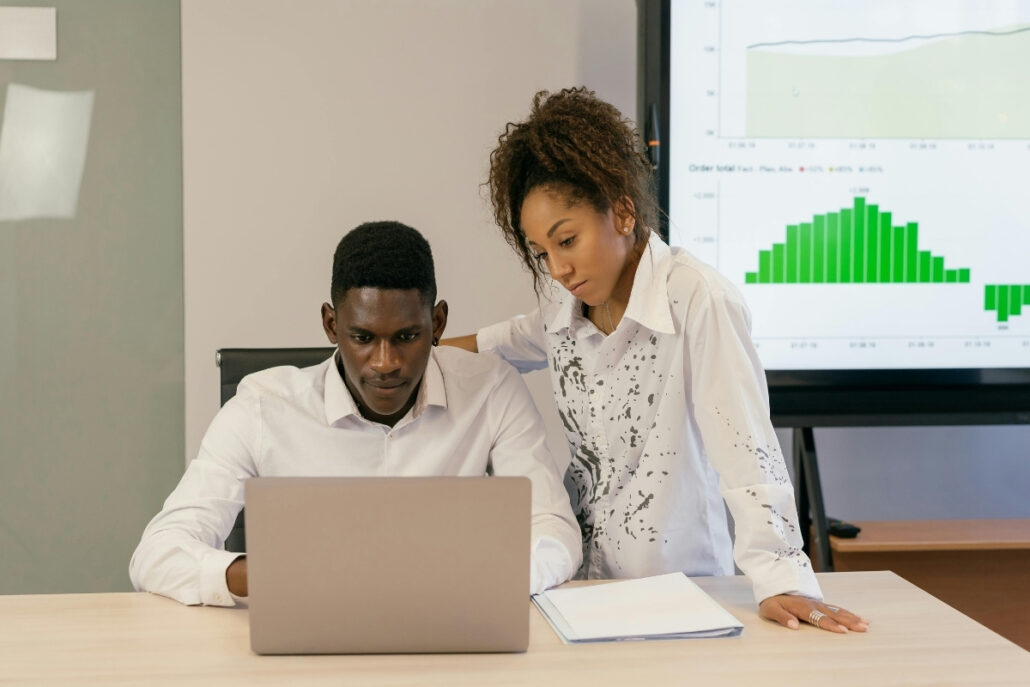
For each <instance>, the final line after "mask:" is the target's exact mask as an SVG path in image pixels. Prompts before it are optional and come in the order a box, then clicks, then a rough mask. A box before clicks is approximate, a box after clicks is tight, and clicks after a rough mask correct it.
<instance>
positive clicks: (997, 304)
mask: <svg viewBox="0 0 1030 687" xmlns="http://www.w3.org/2000/svg"><path fill="white" fill-rule="evenodd" d="M1024 308H1027V309H1030V284H987V285H985V286H984V310H988V311H990V310H993V311H995V313H996V315H997V318H998V322H1008V320H1009V318H1010V317H1012V316H1013V315H1022V314H1023V309H1024Z"/></svg>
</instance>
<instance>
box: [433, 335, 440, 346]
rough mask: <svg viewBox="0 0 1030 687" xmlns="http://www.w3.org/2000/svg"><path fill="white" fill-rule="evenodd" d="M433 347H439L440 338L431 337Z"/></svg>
mask: <svg viewBox="0 0 1030 687" xmlns="http://www.w3.org/2000/svg"><path fill="white" fill-rule="evenodd" d="M433 345H434V346H439V345H440V337H438V336H434V337H433Z"/></svg>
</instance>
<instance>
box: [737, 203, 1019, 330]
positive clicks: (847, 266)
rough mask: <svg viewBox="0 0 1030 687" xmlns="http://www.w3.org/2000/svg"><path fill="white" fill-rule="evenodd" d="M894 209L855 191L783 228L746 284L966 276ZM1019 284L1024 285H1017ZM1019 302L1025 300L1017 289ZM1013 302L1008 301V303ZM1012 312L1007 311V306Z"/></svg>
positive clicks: (911, 281) (926, 280)
mask: <svg viewBox="0 0 1030 687" xmlns="http://www.w3.org/2000/svg"><path fill="white" fill-rule="evenodd" d="M892 218H893V213H892V212H890V211H887V210H883V211H881V210H880V207H879V205H875V204H870V203H867V202H866V199H865V198H864V197H861V196H856V197H855V198H854V202H853V204H852V207H850V208H842V209H841V210H840V211H838V212H827V213H823V214H817V215H813V216H812V221H811V222H800V223H798V224H791V225H788V226H787V227H786V229H787V231H786V234H787V236H786V241H784V242H782V243H774V244H772V246H771V247H770V248H769V249H767V250H760V251H759V260H758V262H759V264H758V269H757V270H755V271H754V272H746V273H745V274H744V281H745V283H747V284H863V283H865V284H916V283H923V284H927V283H936V284H942V283H963V284H968V283H969V281H970V269H969V268H968V267H961V268H954V267H950V266H949V268H947V269H946V268H945V265H944V258H943V257H942V256H939V255H933V254H932V253H931V252H930V251H921V250H919V235H920V231H919V224H918V223H917V222H908V223H905V224H902V225H900V226H894V225H893V224H892V221H891V220H892ZM1020 288H1022V285H1020ZM1017 300H1019V303H1020V307H1022V306H1023V305H1030V303H1024V302H1023V299H1022V292H1020V298H1019V299H1017ZM1010 307H1011V306H1010ZM1006 313H1007V314H1010V311H1006Z"/></svg>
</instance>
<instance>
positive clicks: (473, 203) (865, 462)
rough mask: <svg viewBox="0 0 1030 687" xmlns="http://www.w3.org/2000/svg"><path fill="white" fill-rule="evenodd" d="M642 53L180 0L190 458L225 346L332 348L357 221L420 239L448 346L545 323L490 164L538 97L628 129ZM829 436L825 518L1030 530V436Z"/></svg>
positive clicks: (541, 382)
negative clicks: (335, 275) (336, 300)
mask: <svg viewBox="0 0 1030 687" xmlns="http://www.w3.org/2000/svg"><path fill="white" fill-rule="evenodd" d="M636 36H637V32H636V6H635V3H634V2H633V0H520V1H518V2H516V1H514V0H449V1H444V0H435V1H428V0H380V1H373V0H349V1H344V0H337V1H333V0H305V1H304V2H287V1H286V0H252V1H251V2H245V3H244V2H228V1H227V0H183V3H182V53H183V73H182V78H183V127H184V130H183V148H184V204H185V207H184V232H183V233H184V244H185V255H184V259H185V319H186V356H185V361H186V454H187V458H190V457H192V456H193V455H194V454H195V453H196V450H197V447H198V445H199V442H200V438H201V436H202V433H203V431H204V429H205V428H206V426H207V424H208V422H210V419H211V417H212V416H213V415H214V413H215V412H216V410H217V408H218V374H217V369H216V368H215V366H214V351H215V350H216V349H218V348H220V347H226V346H305V345H312V346H315V345H324V338H323V335H322V332H321V327H320V324H319V317H318V308H319V305H320V304H321V303H322V301H323V300H325V299H326V298H327V295H328V290H329V277H330V266H331V254H332V251H333V248H334V246H335V244H336V242H337V241H338V240H339V238H340V236H341V235H342V234H343V233H345V232H346V231H347V230H348V229H350V228H351V227H353V226H355V225H356V224H358V223H360V222H362V221H365V220H369V219H381V218H395V219H399V220H401V221H404V222H408V223H410V224H412V225H414V226H416V227H418V228H419V229H420V230H422V231H423V233H424V234H425V235H426V236H427V238H428V239H429V241H430V243H431V244H432V246H433V249H434V252H435V255H436V259H437V270H438V281H439V287H440V294H441V297H443V298H446V299H447V300H448V301H449V302H450V304H451V320H450V327H449V331H450V333H451V334H457V333H463V332H469V331H472V330H473V329H475V328H477V327H479V326H481V325H484V324H487V323H489V322H492V321H495V320H498V319H500V318H502V317H506V316H509V315H512V314H515V313H518V312H522V311H525V310H527V309H529V308H531V307H532V306H533V302H534V301H533V297H532V295H531V289H530V286H529V280H528V277H527V276H526V275H525V274H523V273H522V272H521V270H520V268H519V266H518V263H517V261H516V259H515V258H514V256H513V255H512V254H511V253H510V251H509V249H508V248H507V246H506V245H505V244H504V242H503V241H502V240H501V238H500V236H499V234H498V233H497V231H496V230H495V229H494V228H493V225H492V223H491V221H490V218H489V216H488V213H487V206H486V204H485V202H484V201H483V199H482V198H481V196H480V193H479V188H478V184H479V183H480V182H481V181H482V180H483V179H484V177H485V175H486V165H487V155H488V153H489V151H490V149H491V148H492V146H493V143H494V142H495V140H496V136H497V134H498V133H499V131H500V130H501V128H502V126H503V124H504V123H505V122H507V121H509V120H511V119H521V118H522V117H524V116H525V114H526V112H527V111H528V106H529V102H530V98H531V96H532V94H533V93H534V92H535V91H536V90H538V89H542V88H548V89H556V88H560V87H563V86H568V85H576V84H581V83H586V84H587V85H589V86H591V87H593V88H595V89H596V90H597V91H598V93H599V94H600V95H601V97H603V98H606V99H608V100H610V101H611V102H613V103H614V104H615V105H616V106H618V107H619V108H620V109H621V110H622V111H623V112H624V113H625V114H627V115H630V116H632V115H633V114H634V113H635V112H636V106H635V98H636V84H635V79H636V71H635V62H636V53H635V50H636ZM531 387H532V388H533V389H534V395H535V396H536V398H537V400H538V402H539V403H540V404H541V407H542V408H544V410H545V416H546V417H548V418H550V429H551V439H552V446H553V447H554V448H556V449H557V450H559V451H562V455H564V444H563V441H562V439H561V437H560V433H559V432H558V430H557V425H556V423H555V422H554V421H553V411H552V410H550V409H551V408H552V407H553V406H552V403H553V402H552V401H551V400H550V395H549V392H548V385H547V382H546V379H542V378H539V377H538V378H536V379H532V380H531ZM781 436H782V437H784V439H787V438H788V437H787V435H786V434H785V433H781ZM816 441H817V445H818V448H819V451H820V456H821V461H822V462H821V468H822V477H823V483H824V486H825V492H826V499H827V509H828V511H829V513H830V514H831V515H836V516H838V517H843V518H847V519H882V518H947V517H1030V499H1028V498H1027V496H1026V494H1027V493H1028V492H1030V489H1028V487H1030V451H1028V449H1027V447H1028V445H1030V428H1027V427H1018V428H931V429H922V428H896V429H847V430H845V429H841V430H817V432H816ZM783 443H784V449H785V451H786V452H787V454H788V455H789V450H790V445H789V440H786V441H784V442H783Z"/></svg>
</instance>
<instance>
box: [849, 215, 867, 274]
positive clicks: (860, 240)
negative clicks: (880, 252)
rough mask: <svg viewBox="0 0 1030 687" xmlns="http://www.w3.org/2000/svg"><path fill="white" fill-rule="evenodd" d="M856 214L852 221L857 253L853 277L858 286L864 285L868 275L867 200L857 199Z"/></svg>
mask: <svg viewBox="0 0 1030 687" xmlns="http://www.w3.org/2000/svg"><path fill="white" fill-rule="evenodd" d="M854 212H855V214H854V216H853V217H852V219H853V220H854V222H855V240H854V241H853V242H852V244H851V245H852V250H854V252H855V270H854V272H852V273H851V276H852V278H853V280H854V281H855V283H856V284H862V283H864V282H865V275H866V267H865V256H866V240H865V198H855V208H854Z"/></svg>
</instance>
